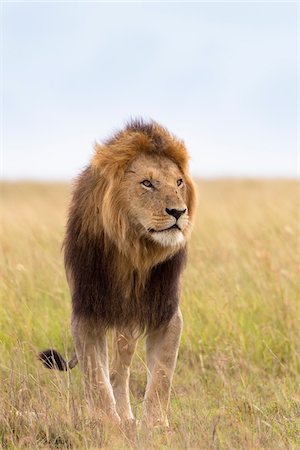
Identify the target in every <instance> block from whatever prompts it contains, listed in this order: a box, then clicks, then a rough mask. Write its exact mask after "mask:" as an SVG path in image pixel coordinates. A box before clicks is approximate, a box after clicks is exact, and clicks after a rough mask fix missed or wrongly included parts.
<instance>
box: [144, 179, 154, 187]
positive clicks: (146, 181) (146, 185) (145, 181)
mask: <svg viewBox="0 0 300 450" xmlns="http://www.w3.org/2000/svg"><path fill="white" fill-rule="evenodd" d="M141 184H142V185H143V186H145V187H146V188H152V187H153V184H152V183H151V181H149V180H144V181H142V182H141Z"/></svg>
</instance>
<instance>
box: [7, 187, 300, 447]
mask: <svg viewBox="0 0 300 450" xmlns="http://www.w3.org/2000/svg"><path fill="white" fill-rule="evenodd" d="M69 191H70V190H69V186H67V185H63V184H37V183H2V184H1V185H0V201H1V230H0V233H1V235H0V242H1V256H0V258H1V259H0V277H1V278H0V282H1V286H0V445H2V447H3V448H9V449H12V448H80V449H81V448H109V449H111V448H116V449H120V448H128V447H129V448H130V447H133V448H154V449H163V448H166V449H171V448H172V449H177V448H178V449H183V448H189V449H196V448H197V449H198V448H199V449H208V448H213V449H219V448H220V449H223V448H224V449H241V448H245V449H254V448H255V449H257V448H259V449H260V448H261V449H281V448H282V449H283V448H300V376H299V374H300V323H299V322H300V276H299V275H300V241H299V237H300V215H299V206H300V202H299V200H300V197H299V185H298V186H297V182H296V181H292V180H291V181H284V180H282V181H279V180H275V181H271V180H270V181H258V180H257V181H256V180H252V181H251V180H235V181H233V180H220V181H205V182H199V207H198V217H197V223H196V226H195V228H194V232H193V237H192V240H191V242H190V245H189V262H188V266H187V269H186V271H185V275H184V280H183V290H182V302H181V304H182V312H183V316H184V332H183V337H182V343H181V347H180V353H179V359H178V365H177V370H176V374H175V377H174V386H173V391H172V400H171V408H170V423H171V426H170V429H169V430H168V431H165V432H158V431H157V432H155V433H153V434H151V435H146V434H144V433H143V432H142V431H138V432H137V434H136V435H135V436H134V435H132V436H126V435H125V434H124V435H123V434H122V432H120V433H117V432H116V430H114V429H110V427H109V426H108V425H107V424H106V425H103V424H101V423H99V422H97V421H92V420H91V419H90V418H89V417H88V416H87V414H86V412H85V402H84V397H83V393H82V385H81V375H80V372H79V369H78V368H76V369H74V370H73V371H72V372H71V373H58V372H50V371H47V370H46V369H44V368H43V367H42V366H41V365H40V364H39V362H38V361H37V358H36V353H37V351H38V350H40V349H43V348H45V347H49V345H52V346H53V347H56V348H57V349H58V350H60V351H61V352H62V353H64V354H71V353H72V350H73V344H72V340H71V336H70V331H69V321H70V300H69V293H68V288H67V284H66V280H65V275H64V269H63V261H62V254H61V244H62V239H63V233H64V225H65V221H66V208H67V204H68V201H69V195H70V192H69ZM145 375H146V374H145V367H144V354H143V346H142V345H140V346H139V349H138V352H137V355H136V357H135V360H134V363H133V367H132V377H131V396H132V404H133V408H134V411H135V413H136V414H137V416H138V415H139V414H140V409H141V403H142V397H143V392H144V386H145Z"/></svg>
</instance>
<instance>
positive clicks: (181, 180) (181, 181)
mask: <svg viewBox="0 0 300 450" xmlns="http://www.w3.org/2000/svg"><path fill="white" fill-rule="evenodd" d="M182 184H183V179H182V178H179V180H177V186H181V185H182Z"/></svg>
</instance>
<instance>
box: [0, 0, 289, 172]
mask: <svg viewBox="0 0 300 450" xmlns="http://www.w3.org/2000/svg"><path fill="white" fill-rule="evenodd" d="M1 25H2V42H1V50H2V51H1V53H2V60H1V72H2V75H3V82H2V86H1V87H2V93H1V103H2V107H1V113H2V117H1V134H2V140H1V177H2V178H4V179H11V180H15V179H35V180H69V179H71V178H73V177H74V176H76V175H77V174H78V172H79V171H80V170H81V169H82V168H83V167H84V166H86V165H87V164H88V162H89V159H90V157H91V155H92V153H93V146H94V143H95V142H96V141H98V142H101V141H102V140H104V139H106V138H107V137H109V136H110V135H111V134H112V133H113V132H114V131H115V130H117V129H120V128H122V126H123V125H124V123H125V122H126V121H128V120H129V119H130V118H132V117H133V118H134V117H143V118H145V119H146V120H147V119H154V120H156V121H157V122H160V123H162V124H163V125H164V126H166V127H167V128H168V129H169V130H170V131H172V132H173V133H174V134H175V135H177V136H179V137H180V138H182V139H183V140H184V142H185V143H186V146H187V148H188V151H189V153H190V156H191V171H192V173H193V174H194V175H196V176H198V177H296V176H297V157H298V155H297V45H296V44H297V4H296V2H198V3H195V2H184V3H183V2H181V3H178V2H177V3H176V2H152V3H149V2H148V3H147V2H138V3H136V2H114V3H113V2H109V3H108V2H104V3H103V2H102V3H101V2H87V1H86V2H52V3H51V2H42V1H40V2H36V3H34V2H4V3H2V5H1Z"/></svg>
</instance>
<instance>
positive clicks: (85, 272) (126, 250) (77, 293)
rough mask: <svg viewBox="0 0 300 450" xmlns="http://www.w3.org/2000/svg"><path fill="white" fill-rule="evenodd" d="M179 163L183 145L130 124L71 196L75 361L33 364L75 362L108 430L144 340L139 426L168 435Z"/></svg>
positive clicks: (69, 273) (180, 255)
mask: <svg viewBox="0 0 300 450" xmlns="http://www.w3.org/2000/svg"><path fill="white" fill-rule="evenodd" d="M188 159H189V157H188V153H187V150H186V147H185V145H184V143H183V141H181V140H179V139H178V138H176V137H175V136H174V135H173V134H171V133H170V132H169V131H168V130H167V129H166V128H164V127H162V126H161V125H159V124H158V123H157V122H154V121H150V122H144V121H143V120H141V119H138V120H133V121H131V122H130V123H128V124H127V125H126V126H125V128H124V129H123V130H121V131H119V132H117V133H115V134H114V135H113V136H112V137H111V138H109V139H108V140H106V141H105V142H104V143H103V144H96V146H95V152H94V154H93V157H92V159H91V162H90V164H89V165H88V167H87V168H85V170H83V172H82V173H81V174H80V176H79V177H78V179H77V181H76V183H75V186H74V190H73V197H72V201H71V205H70V209H69V216H68V222H67V230H66V236H65V240H64V244H63V248H64V260H65V269H66V277H67V281H68V284H69V289H70V294H71V297H72V319H71V330H72V336H73V341H74V345H75V356H74V357H73V358H72V359H71V360H70V361H66V360H65V359H64V358H63V357H62V356H61V355H60V354H59V353H58V352H56V351H55V350H52V349H49V350H44V351H43V352H41V353H40V354H39V357H40V359H41V360H42V361H43V363H44V364H45V366H46V367H49V368H54V367H55V368H58V369H60V370H68V369H71V368H73V367H74V366H75V365H76V364H77V362H79V365H80V368H81V371H82V373H83V379H84V386H85V392H86V395H87V398H88V402H89V404H90V405H93V407H95V406H96V407H97V409H96V410H97V411H99V413H102V414H104V415H105V416H106V417H109V419H110V420H112V421H114V422H116V423H118V424H121V423H123V422H126V421H134V420H135V418H134V416H133V413H132V409H131V405H130V398H129V376H130V364H131V360H132V357H133V355H134V352H135V348H136V344H137V340H138V338H139V337H141V336H142V335H144V336H145V339H146V361H147V385H146V391H145V396H144V402H143V412H142V423H145V424H146V425H147V426H149V427H153V426H157V425H161V426H168V418H167V413H168V406H169V400H170V390H171V384H172V379H173V374H174V370H175V365H176V361H177V355H178V348H179V341H180V337H181V331H182V315H181V312H180V308H179V294H180V280H181V274H182V271H183V269H184V266H185V262H186V253H187V250H186V247H187V240H188V238H189V236H190V232H191V228H192V224H193V220H194V217H195V208H196V190H195V186H194V183H193V181H192V179H191V178H190V175H189V171H188ZM109 329H111V330H112V333H113V355H112V362H111V367H110V371H109V364H108V354H107V353H108V351H107V331H108V330H109ZM94 410H95V409H94Z"/></svg>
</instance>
